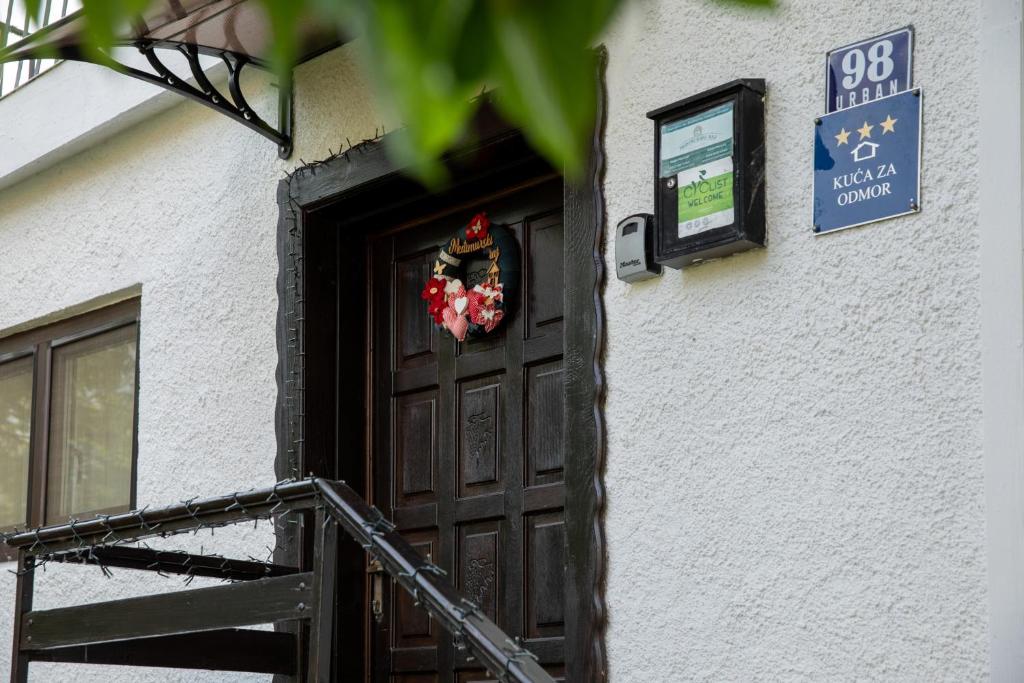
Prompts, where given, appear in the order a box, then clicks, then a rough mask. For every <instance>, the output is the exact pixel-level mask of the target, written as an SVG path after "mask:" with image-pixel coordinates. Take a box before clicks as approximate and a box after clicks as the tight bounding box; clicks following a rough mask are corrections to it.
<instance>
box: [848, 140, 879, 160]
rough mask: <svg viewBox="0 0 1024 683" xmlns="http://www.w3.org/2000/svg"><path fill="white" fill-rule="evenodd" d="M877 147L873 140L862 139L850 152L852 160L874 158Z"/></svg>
mask: <svg viewBox="0 0 1024 683" xmlns="http://www.w3.org/2000/svg"><path fill="white" fill-rule="evenodd" d="M877 149H878V145H877V144H875V143H874V142H867V141H864V142H862V143H860V144H859V145H857V146H856V147H854V148H853V149H852V150H851V151H850V154H852V155H853V160H854V161H867V160H868V159H874V158H875V151H876V150H877Z"/></svg>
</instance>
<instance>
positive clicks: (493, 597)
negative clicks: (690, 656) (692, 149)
mask: <svg viewBox="0 0 1024 683" xmlns="http://www.w3.org/2000/svg"><path fill="white" fill-rule="evenodd" d="M481 209H485V210H487V211H488V214H489V216H490V218H491V220H492V222H493V223H496V224H503V225H507V226H509V227H510V229H511V230H512V231H513V232H514V233H515V235H516V238H517V240H518V241H519V243H520V247H521V252H522V255H523V271H522V274H521V279H520V292H519V303H518V304H517V305H516V306H514V307H513V308H512V309H511V310H510V312H509V313H507V314H506V315H507V318H506V324H505V325H503V326H502V328H500V329H501V331H500V333H498V334H494V335H491V336H489V337H487V338H483V339H472V340H467V341H466V342H464V343H461V344H460V343H457V342H456V341H455V340H454V339H452V338H451V336H450V335H448V334H447V333H443V332H441V331H440V330H438V329H437V328H436V327H435V326H434V325H433V323H432V321H431V320H430V317H429V316H428V315H427V312H426V306H425V304H424V302H423V301H422V299H420V291H421V290H422V288H423V284H424V283H425V282H426V281H427V279H428V278H429V277H430V276H431V274H432V272H433V260H434V259H435V258H436V254H437V247H438V246H439V245H441V244H442V243H444V242H446V241H447V239H448V238H449V237H450V235H451V234H453V233H454V232H455V230H456V229H458V228H459V227H463V226H464V225H465V223H466V222H468V219H469V218H470V216H471V215H472V214H471V213H469V214H467V213H466V212H464V211H463V212H459V213H458V214H452V215H450V216H444V217H440V218H436V219H433V220H431V221H429V222H426V223H423V224H419V225H416V226H415V227H410V228H408V229H403V230H396V231H392V232H391V233H389V234H386V235H382V236H380V237H376V238H372V239H371V242H370V252H371V262H372V263H373V264H374V268H373V272H372V273H371V275H370V286H371V288H373V289H374V290H378V291H379V290H380V289H381V288H384V289H386V290H389V291H390V292H391V294H390V295H385V294H383V293H380V294H378V295H377V296H376V297H375V299H374V300H375V301H376V302H378V303H376V304H375V306H378V307H379V306H381V305H382V302H388V303H386V304H384V305H385V306H386V307H387V308H388V309H389V310H386V311H382V310H375V311H372V312H368V316H369V318H370V320H371V321H373V322H371V325H372V338H373V340H374V342H373V344H374V346H375V347H377V349H378V350H377V351H376V352H375V353H378V354H383V358H386V359H388V360H387V362H386V363H384V364H383V365H382V364H380V363H377V364H374V367H375V368H376V370H375V371H374V374H373V375H372V376H371V377H370V378H369V385H370V387H371V391H372V393H373V394H374V395H375V397H376V398H375V400H374V403H373V406H374V409H373V413H372V414H371V415H370V420H371V422H372V423H373V425H374V428H373V429H372V430H371V433H372V434H374V435H375V439H374V443H373V444H372V445H371V452H372V457H373V465H372V467H371V471H372V472H373V473H374V482H373V486H372V490H373V491H374V497H375V500H374V503H375V504H376V505H377V506H378V507H380V508H381V509H382V510H384V511H385V513H386V514H389V515H390V516H391V518H392V519H393V520H394V522H395V523H396V525H397V526H398V528H399V530H400V531H401V532H402V533H403V535H405V536H406V537H407V538H409V539H410V540H411V541H412V542H413V543H414V544H416V547H417V548H419V549H420V550H421V552H423V553H424V554H427V553H430V555H431V559H433V561H434V562H435V563H436V564H437V565H438V566H439V567H441V568H442V569H443V570H445V571H446V572H447V573H448V576H449V577H450V579H451V580H452V581H453V583H454V584H455V586H456V587H457V588H458V589H459V590H460V591H462V592H463V593H464V594H466V595H467V596H468V597H469V598H470V599H471V600H473V601H474V602H475V603H476V604H478V605H479V606H480V608H481V609H482V610H483V612H484V613H485V614H487V615H488V616H489V617H490V618H491V619H493V620H494V621H495V622H496V623H497V624H498V625H499V626H501V627H502V628H503V629H505V630H506V631H507V632H508V633H509V634H510V635H513V636H519V637H524V638H527V639H528V640H527V642H528V643H532V644H534V645H535V646H536V652H537V654H538V655H539V656H540V658H541V662H542V663H543V664H544V665H545V666H549V665H550V666H551V667H554V668H553V671H556V672H559V671H561V667H562V665H563V664H564V649H563V636H564V630H565V628H564V619H565V617H564V610H565V605H564V587H565V576H564V574H565V571H564V568H565V549H564V544H565V529H564V524H563V513H562V508H563V506H564V504H565V489H564V481H563V479H564V476H563V469H564V461H565V455H564V453H563V448H564V434H563V431H564V429H563V424H562V419H563V418H562V415H563V410H562V406H563V402H564V398H563V393H564V374H565V373H564V369H563V365H562V332H563V325H564V323H563V320H562V317H563V303H562V299H563V283H562V278H563V274H562V273H563V269H562V248H563V230H562V216H561V183H560V182H553V183H551V184H550V186H547V185H545V186H541V187H540V188H534V189H532V190H527V191H521V192H519V193H518V194H511V195H508V196H505V197H502V198H500V199H496V200H494V201H491V202H488V201H482V202H481ZM468 268H469V270H472V268H473V264H472V263H470V264H468ZM469 281H470V283H471V282H472V278H470V280H469ZM424 325H425V326H426V327H424ZM378 357H380V356H378ZM382 421H387V424H388V425H389V428H388V429H387V430H382V429H381V428H380V425H381V424H382ZM388 598H389V603H390V605H391V607H390V608H389V609H386V610H385V619H384V623H382V624H380V625H377V626H375V627H374V628H375V632H376V633H377V636H376V637H375V638H373V639H372V643H373V645H372V648H373V653H372V657H373V658H374V660H373V663H372V665H371V667H370V669H371V670H373V671H375V672H376V673H375V677H374V680H375V681H376V682H377V683H383V682H385V681H387V682H388V683H393V682H395V681H403V682H405V681H409V682H410V683H420V681H421V680H422V681H428V680H430V681H433V680H438V681H443V682H444V683H453V682H458V681H466V682H468V681H485V680H490V679H489V678H487V677H486V676H483V675H478V673H477V672H476V668H477V667H478V666H479V664H478V663H474V662H472V661H471V660H470V659H469V658H468V656H467V653H465V652H458V651H456V650H455V649H454V647H452V643H451V638H450V636H448V635H447V634H445V633H441V632H439V631H438V628H437V624H436V623H433V622H431V620H430V619H428V618H426V616H425V613H424V612H422V611H421V610H419V609H418V608H417V607H416V606H415V605H414V604H413V601H412V599H411V598H409V597H407V596H405V595H401V594H398V593H391V594H390V595H389V596H388ZM384 634H390V635H387V636H386V637H385V636H384Z"/></svg>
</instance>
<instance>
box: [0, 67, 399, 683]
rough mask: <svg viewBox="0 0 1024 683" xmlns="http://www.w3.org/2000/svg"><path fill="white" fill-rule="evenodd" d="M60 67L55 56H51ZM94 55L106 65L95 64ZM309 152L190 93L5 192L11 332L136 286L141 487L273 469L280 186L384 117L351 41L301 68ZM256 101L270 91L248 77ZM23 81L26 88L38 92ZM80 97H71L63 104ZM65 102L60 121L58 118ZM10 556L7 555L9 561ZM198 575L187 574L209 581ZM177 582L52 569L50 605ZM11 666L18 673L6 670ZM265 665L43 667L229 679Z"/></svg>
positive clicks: (47, 576)
mask: <svg viewBox="0 0 1024 683" xmlns="http://www.w3.org/2000/svg"><path fill="white" fill-rule="evenodd" d="M57 68H58V69H59V68H61V67H57ZM96 68H100V67H96ZM296 78H297V82H296V130H297V131H299V133H298V139H297V149H296V152H295V154H294V156H293V158H292V160H290V161H287V162H283V161H281V160H279V159H278V158H277V148H276V146H275V145H274V144H273V143H271V142H269V141H267V140H266V139H264V138H262V137H260V136H258V135H256V134H254V133H252V132H251V131H249V130H248V129H246V128H244V127H242V126H239V125H238V124H236V123H234V122H232V121H230V120H228V119H227V118H225V117H223V116H220V115H218V114H216V113H214V112H211V111H209V110H207V109H205V108H204V107H201V106H198V105H195V104H193V103H189V102H185V101H184V100H183V103H182V104H181V105H179V106H176V107H174V108H172V109H170V110H168V111H167V112H165V113H162V114H160V115H158V116H156V117H154V118H152V119H150V120H148V121H146V122H144V123H143V124H142V125H139V126H136V127H134V128H131V129H129V130H127V131H125V132H123V133H120V134H119V135H118V136H117V137H115V138H113V139H111V140H109V141H107V142H105V143H103V144H101V145H99V146H96V147H94V148H92V149H89V150H88V151H86V152H83V153H82V154H79V155H77V156H75V157H73V158H72V159H70V160H68V161H65V162H63V163H61V164H60V165H59V166H56V167H54V168H52V169H51V170H49V171H46V172H44V173H42V174H40V175H37V176H35V177H33V178H31V179H29V180H26V181H24V182H21V183H19V184H18V185H16V186H14V187H11V188H8V189H5V190H3V191H2V192H0V264H3V265H2V267H0V290H2V291H3V293H4V296H3V297H0V330H2V329H6V328H9V327H11V326H14V325H18V324H20V323H23V322H25V321H28V320H32V319H35V318H38V317H42V316H48V315H52V314H53V313H55V312H58V311H60V310H62V309H65V308H67V307H71V306H75V305H78V304H80V303H81V302H83V301H88V300H90V299H93V298H95V297H102V296H105V295H108V294H109V293H110V292H114V291H117V290H122V289H126V288H132V287H136V288H138V287H141V292H142V294H141V296H142V315H141V324H140V327H141V340H140V348H139V359H140V389H139V463H138V500H139V504H140V505H153V506H156V505H160V504H166V503H174V502H178V501H180V500H183V499H185V498H190V497H193V496H206V495H216V494H220V493H225V492H229V491H233V490H236V489H241V488H249V487H253V486H265V485H269V484H272V483H273V482H274V481H275V478H274V456H275V452H276V441H275V435H274V406H275V401H276V397H277V386H276V383H275V379H274V372H275V368H276V365H277V351H276V342H275V325H276V317H275V316H276V311H277V292H276V278H277V254H276V224H277V203H276V192H277V183H278V181H279V180H280V179H281V178H282V177H283V172H284V171H285V170H287V169H290V168H293V167H294V166H296V165H298V164H299V163H300V162H299V159H300V158H305V159H307V160H310V159H315V158H318V157H321V156H326V154H327V148H328V147H329V146H330V147H333V148H334V149H335V150H337V149H338V147H339V142H340V141H343V140H344V138H346V137H349V138H351V139H352V140H359V139H362V138H363V137H367V136H371V135H373V132H374V128H375V127H378V126H380V125H381V124H380V122H379V121H376V120H375V118H374V116H373V114H372V106H371V100H370V98H369V95H368V93H367V88H366V85H365V83H364V82H363V81H362V80H361V75H360V73H359V71H358V70H357V69H356V68H355V67H354V66H353V61H352V54H351V49H350V48H344V49H341V50H337V51H334V52H332V53H330V54H328V55H325V56H323V57H321V58H318V59H317V60H314V61H313V62H310V63H308V64H306V65H303V66H302V67H300V69H299V70H298V71H297V74H296ZM248 85H249V86H250V89H249V92H255V93H257V95H256V96H255V97H252V98H251V99H250V101H251V102H252V103H253V106H255V107H257V108H260V109H261V110H269V111H275V107H276V101H277V100H276V91H274V90H273V89H272V88H270V87H268V83H267V82H266V81H265V79H263V80H261V79H260V78H259V77H256V78H253V79H250V82H249V83H248ZM30 88H31V84H30V85H29V86H27V88H26V89H25V92H23V93H19V96H27V95H30V92H29V89H30ZM69 106H72V107H73V103H69ZM59 120H60V119H59V116H57V117H56V120H55V123H56V124H57V125H59ZM273 542H274V540H273V534H272V531H271V529H270V527H269V526H267V525H265V524H264V525H260V527H259V528H258V529H253V528H252V525H251V524H250V525H245V526H244V527H240V528H238V529H236V530H234V531H231V530H218V531H217V532H216V536H215V537H213V538H210V536H209V535H208V534H200V535H198V536H196V537H192V536H184V537H182V536H179V537H175V538H174V539H168V541H167V542H166V545H167V546H168V547H175V548H181V547H187V548H195V549H198V548H199V547H200V546H203V547H205V549H206V550H207V551H209V552H217V553H220V554H224V555H227V556H235V557H241V558H245V557H246V556H248V555H250V554H251V555H253V556H257V557H265V556H266V555H267V546H268V545H271V546H272V545H273ZM12 566H13V565H0V568H3V569H10V568H12ZM201 583H202V582H199V581H197V582H195V583H193V584H192V587H196V586H198V585H201ZM182 587H183V584H182V582H181V581H179V580H177V579H161V578H155V577H151V576H150V575H148V574H143V573H136V572H129V571H119V572H116V578H115V579H114V580H104V579H102V578H101V575H100V574H99V572H98V570H90V569H87V568H79V567H53V566H50V567H47V571H46V572H45V573H41V574H40V575H39V578H38V580H37V597H36V605H37V607H39V608H44V609H45V608H47V607H55V606H60V605H64V604H74V603H86V602H96V601H99V600H104V599H111V598H115V597H123V596H128V595H141V594H146V593H149V592H159V591H166V590H177V589H181V588H182ZM13 605H14V577H13V576H12V575H10V574H8V573H7V572H6V571H4V572H3V574H2V576H0V671H3V672H6V671H8V670H9V666H10V665H9V661H10V642H11V636H10V634H11V610H12V608H13ZM4 675H6V673H5V674H4ZM269 678H270V677H269V676H262V677H261V676H252V675H240V674H234V675H233V674H223V673H215V674H214V673H210V674H206V673H203V672H173V671H169V670H161V669H153V670H146V669H131V670H120V669H116V668H111V667H98V666H66V665H45V664H33V665H32V667H31V680H33V681H69V680H76V681H79V682H81V683H84V682H85V681H119V680H125V681H128V680H131V681H133V682H137V683H141V682H143V681H235V680H239V681H241V680H245V681H251V680H269Z"/></svg>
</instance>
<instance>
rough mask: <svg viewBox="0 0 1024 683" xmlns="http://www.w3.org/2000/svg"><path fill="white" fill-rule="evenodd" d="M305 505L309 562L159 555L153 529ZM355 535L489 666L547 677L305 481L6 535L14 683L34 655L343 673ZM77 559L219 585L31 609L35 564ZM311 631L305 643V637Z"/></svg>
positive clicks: (355, 506) (322, 486)
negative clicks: (341, 603)
mask: <svg viewBox="0 0 1024 683" xmlns="http://www.w3.org/2000/svg"><path fill="white" fill-rule="evenodd" d="M296 511H304V512H306V513H308V514H310V515H311V516H312V517H313V521H314V526H313V530H314V541H313V566H312V567H311V568H310V569H309V570H307V571H304V570H303V569H302V568H299V567H288V566H283V565H277V564H273V563H271V562H261V561H259V560H254V559H248V560H236V559H227V558H223V557H219V556H215V555H206V554H198V555H197V554H192V553H186V552H177V551H166V550H156V549H153V548H149V547H147V546H139V545H130V544H139V543H141V542H144V541H145V540H146V539H149V538H153V537H166V536H169V535H173V534H178V533H184V532H190V531H197V530H200V529H204V528H212V527H219V526H225V525H229V524H237V523H239V522H244V521H249V520H254V519H256V520H258V519H280V518H281V517H282V516H284V515H288V514H290V513H293V512H296ZM339 529H341V530H342V531H344V532H345V533H347V534H348V535H349V536H351V537H352V538H353V539H355V540H356V541H357V542H358V543H359V544H360V545H361V546H362V547H363V548H364V549H365V551H366V552H367V553H368V554H369V555H370V556H371V558H372V559H375V560H377V561H378V562H379V563H380V565H381V566H382V567H383V569H384V571H386V572H387V573H388V574H389V575H390V576H391V577H392V578H393V579H394V581H395V582H396V583H397V584H398V585H399V586H401V587H402V588H403V589H405V590H406V591H408V592H409V593H410V594H411V595H412V596H413V597H414V598H415V600H416V602H417V604H419V605H420V606H421V607H422V608H423V609H426V610H427V611H428V612H429V613H430V614H431V615H432V616H433V617H434V618H435V619H436V620H437V621H438V623H439V624H440V625H441V626H442V627H443V628H444V629H446V630H447V631H449V632H450V633H451V634H452V635H453V640H454V642H455V643H456V645H457V646H459V647H466V648H468V649H469V650H470V651H471V652H472V653H473V655H474V656H475V657H476V658H477V659H478V660H479V661H480V663H481V664H482V665H483V666H485V667H486V668H487V669H488V670H489V671H490V672H491V675H493V676H495V677H496V678H497V679H498V680H500V681H506V682H509V683H512V682H514V683H553V679H552V678H551V677H550V676H549V675H548V674H547V673H546V672H545V671H544V669H543V668H542V667H541V666H540V665H539V664H538V663H537V661H536V658H535V657H534V656H533V655H532V654H531V653H530V652H528V651H527V650H525V649H524V648H523V647H521V646H520V645H519V644H518V642H517V641H516V640H514V639H513V638H511V637H510V636H508V635H507V634H506V633H505V632H504V631H502V630H501V629H499V628H498V626H497V625H496V624H494V622H492V621H491V620H490V619H488V618H487V617H486V616H485V615H484V614H483V613H482V612H481V611H480V609H479V608H478V607H477V606H476V605H474V604H473V603H472V602H470V601H469V600H468V599H466V598H465V597H464V596H462V595H460V594H459V593H458V592H457V591H456V590H455V589H454V587H452V585H451V584H450V583H449V582H448V581H447V580H446V578H445V577H444V572H442V571H441V570H440V569H439V568H438V567H437V566H436V565H434V564H432V563H431V562H429V561H428V560H425V559H424V558H423V557H421V556H420V555H419V554H418V553H417V552H416V550H415V549H414V548H413V547H412V546H411V545H409V544H408V543H407V542H406V541H405V540H404V539H403V538H402V537H401V535H399V534H398V533H397V532H396V531H395V529H394V526H393V525H392V524H391V523H390V522H389V521H388V520H387V519H385V517H384V516H383V515H382V514H381V513H380V511H378V510H376V509H375V508H373V507H371V506H369V505H368V504H367V503H366V502H365V501H364V500H363V499H362V498H361V497H360V496H359V495H358V494H357V493H356V492H355V491H353V490H352V489H351V488H350V487H348V486H347V485H346V484H344V483H343V482H338V481H327V480H324V479H304V480H300V481H288V482H282V483H279V484H277V485H275V486H273V487H268V488H265V489H258V490H252V491H246V492H243V493H234V494H229V495H226V496H218V497H214V498H207V499H203V500H190V501H184V502H182V503H180V504H178V505H171V506H168V507H163V508H159V509H152V510H148V509H147V510H137V511H134V512H128V513H124V514H119V515H110V516H100V517H97V518H95V519H91V520H87V521H75V522H72V523H69V524H63V525H57V526H50V527H43V528H39V529H33V530H28V531H22V532H18V533H13V534H8V535H6V536H5V537H4V540H5V541H6V543H7V544H8V545H9V546H12V547H14V548H17V549H18V550H19V560H18V587H17V596H16V605H15V626H14V649H13V653H12V665H11V681H12V683H24V682H25V681H27V680H28V666H29V663H30V662H33V661H49V662H77V663H86V662H88V663H92V664H120V665H132V666H164V667H174V668H191V669H213V670H223V671H245V672H256V673H274V674H284V675H289V676H293V677H294V678H295V680H302V681H316V682H318V683H319V682H321V681H322V682H325V683H326V682H327V681H330V680H342V679H344V676H343V675H342V674H341V673H340V672H332V671H331V659H332V658H331V648H332V643H333V639H334V623H333V614H334V609H333V606H334V602H335V599H336V583H337V572H336V567H335V564H336V558H337V554H338V530H339ZM47 562H64V563H69V562H74V563H81V564H88V565H98V566H99V567H101V568H103V570H104V571H106V570H107V568H128V569H140V570H148V571H155V572H161V573H164V574H181V575H185V576H187V577H189V580H191V577H197V576H202V577H215V578H220V579H225V580H229V581H232V582H233V583H230V584H228V585H224V586H212V587H208V588H198V589H193V590H186V591H179V592H174V593H163V594H159V595H150V596H145V597H140V598H129V599H124V600H115V601H111V602H104V603H95V604H89V605H79V606H74V607H64V608H59V609H51V610H34V609H33V607H32V602H33V592H34V588H35V585H34V578H35V570H36V568H37V567H38V566H40V565H41V564H44V563H47ZM283 622H299V623H304V624H306V625H307V626H308V629H292V631H291V632H289V631H287V630H280V631H277V632H274V631H264V630H256V629H250V628H244V627H249V626H254V625H258V624H271V623H276V624H281V623H283ZM305 632H308V634H309V635H308V638H307V637H305V636H304V635H303V634H304V633H305Z"/></svg>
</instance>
